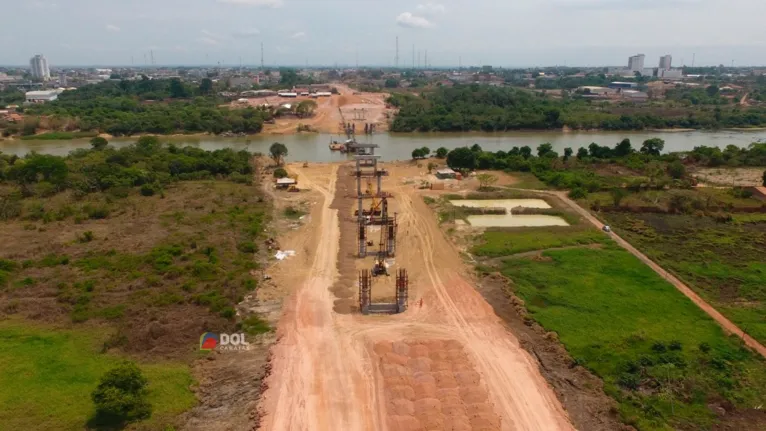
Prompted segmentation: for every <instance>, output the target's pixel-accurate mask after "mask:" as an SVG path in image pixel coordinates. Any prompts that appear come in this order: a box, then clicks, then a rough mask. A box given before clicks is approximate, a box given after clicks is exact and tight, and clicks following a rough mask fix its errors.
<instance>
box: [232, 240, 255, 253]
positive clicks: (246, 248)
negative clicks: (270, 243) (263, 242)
mask: <svg viewBox="0 0 766 431" xmlns="http://www.w3.org/2000/svg"><path fill="white" fill-rule="evenodd" d="M237 250H239V251H241V252H242V253H255V252H256V251H258V246H257V245H255V243H254V242H253V241H243V242H241V243H239V244H237Z"/></svg>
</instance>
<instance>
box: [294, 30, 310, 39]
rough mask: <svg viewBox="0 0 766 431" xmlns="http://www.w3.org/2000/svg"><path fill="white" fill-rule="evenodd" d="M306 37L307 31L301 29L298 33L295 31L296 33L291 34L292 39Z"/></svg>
mask: <svg viewBox="0 0 766 431" xmlns="http://www.w3.org/2000/svg"><path fill="white" fill-rule="evenodd" d="M304 37H306V33H304V32H302V31H299V32H298V33H295V34H294V35H292V36H290V38H292V39H303V38H304Z"/></svg>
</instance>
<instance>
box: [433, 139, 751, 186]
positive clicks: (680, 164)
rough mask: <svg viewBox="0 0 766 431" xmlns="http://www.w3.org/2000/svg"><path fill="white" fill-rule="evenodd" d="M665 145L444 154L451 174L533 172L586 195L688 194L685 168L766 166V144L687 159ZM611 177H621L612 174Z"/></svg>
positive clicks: (698, 151) (712, 150)
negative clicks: (622, 191) (624, 191)
mask: <svg viewBox="0 0 766 431" xmlns="http://www.w3.org/2000/svg"><path fill="white" fill-rule="evenodd" d="M664 146H665V142H664V141H663V140H661V139H657V138H653V139H647V140H646V141H644V142H643V144H642V145H641V147H640V148H639V149H638V150H636V149H635V148H633V145H632V143H631V142H630V140H629V139H624V140H622V141H621V142H619V143H618V144H616V145H615V146H614V147H609V146H601V145H598V144H596V143H592V144H590V145H589V146H588V147H587V148H578V149H577V151H575V150H574V149H572V148H565V149H564V154H563V156H560V155H559V154H558V153H557V152H555V151H553V147H552V145H551V144H547V143H546V144H541V145H540V146H538V147H537V149H536V150H535V151H534V152H533V150H532V148H530V147H528V146H524V147H521V148H519V147H513V148H511V149H510V150H509V151H503V150H500V151H495V152H491V151H483V150H482V148H481V147H480V146H479V145H473V146H472V147H470V148H469V147H461V148H456V149H454V150H452V151H450V152H449V153H448V154H447V164H448V165H449V166H450V167H451V168H453V169H464V170H472V169H496V170H505V171H517V172H532V173H533V174H534V175H535V176H537V178H539V179H540V180H541V181H543V182H544V183H546V184H548V185H549V186H552V187H556V188H564V189H578V190H579V189H582V190H583V191H584V192H596V191H599V190H609V189H613V188H615V187H619V188H628V189H631V190H641V189H662V188H664V187H666V186H673V187H676V188H688V187H690V186H692V185H693V180H692V179H691V178H690V177H689V176H688V174H687V165H689V164H695V165H703V166H723V165H725V166H766V144H763V143H753V144H751V145H750V146H749V147H748V148H739V147H736V146H734V145H729V146H727V147H726V148H725V149H724V150H723V151H721V150H720V149H719V148H717V147H705V146H701V147H696V148H694V150H692V151H690V152H685V153H670V154H661V153H662V150H663V149H664ZM612 171H622V172H623V173H622V174H613V173H612Z"/></svg>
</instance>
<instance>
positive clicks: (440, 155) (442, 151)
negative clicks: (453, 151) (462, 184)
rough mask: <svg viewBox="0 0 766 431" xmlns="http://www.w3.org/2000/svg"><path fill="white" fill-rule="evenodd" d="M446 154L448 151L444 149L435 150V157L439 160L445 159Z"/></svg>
mask: <svg viewBox="0 0 766 431" xmlns="http://www.w3.org/2000/svg"><path fill="white" fill-rule="evenodd" d="M447 153H449V150H447V149H446V148H444V147H439V148H437V149H436V157H438V158H440V159H443V158H445V157H447Z"/></svg>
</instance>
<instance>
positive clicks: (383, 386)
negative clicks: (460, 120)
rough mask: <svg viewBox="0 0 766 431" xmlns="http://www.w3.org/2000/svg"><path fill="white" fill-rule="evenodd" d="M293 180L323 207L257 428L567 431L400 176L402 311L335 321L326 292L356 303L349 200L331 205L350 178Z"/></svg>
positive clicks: (393, 186)
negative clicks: (347, 294) (406, 283)
mask: <svg viewBox="0 0 766 431" xmlns="http://www.w3.org/2000/svg"><path fill="white" fill-rule="evenodd" d="M293 169H295V170H296V171H297V172H298V173H299V175H300V178H302V179H303V180H302V184H303V185H304V186H306V185H308V186H309V187H311V188H313V189H315V190H318V191H319V192H320V193H322V195H323V196H324V203H323V204H322V209H321V216H320V217H319V220H321V222H319V226H320V229H319V230H320V231H321V232H320V233H319V234H320V235H321V240H320V241H319V243H318V246H317V249H316V255H315V256H314V259H313V262H312V265H311V272H310V276H308V277H307V278H306V279H305V281H303V283H302V284H301V285H300V287H299V289H298V291H297V292H296V294H295V295H294V297H292V298H291V299H290V301H288V302H287V304H286V307H285V313H284V315H283V317H282V319H281V321H280V326H279V330H278V336H279V340H280V341H279V342H278V343H277V344H276V345H275V347H274V349H273V361H272V374H271V376H270V377H269V378H268V379H267V383H268V389H267V391H266V392H265V394H264V398H263V402H262V403H261V412H262V413H263V414H264V416H263V418H262V421H261V423H260V425H261V428H262V429H274V430H280V431H281V430H290V429H296V430H297V429H318V430H323V429H327V430H329V429H332V430H337V429H344V430H347V429H348V430H352V429H365V430H374V429H405V430H420V429H424V430H425V429H488V430H490V429H504V430H505V429H541V430H542V429H545V430H552V429H573V426H572V424H571V423H570V421H569V418H568V415H567V413H566V411H565V410H564V408H563V406H562V405H561V403H560V401H559V399H557V397H556V395H555V393H554V390H553V389H552V388H551V387H550V386H549V385H548V383H547V382H546V381H545V379H544V378H543V376H542V375H541V373H540V370H539V366H538V363H537V360H536V359H535V358H534V357H533V355H530V354H529V353H527V351H525V350H524V349H523V348H522V347H521V343H520V342H519V340H518V339H517V338H516V337H515V336H514V335H513V334H512V333H510V332H509V331H508V329H507V327H506V326H504V325H503V324H502V322H501V320H500V319H499V318H498V317H497V315H496V314H495V313H494V312H493V310H492V308H491V307H490V305H489V304H487V303H486V301H485V300H484V299H483V298H482V297H481V295H480V294H479V293H478V292H477V291H476V290H475V289H474V287H473V286H472V285H471V284H470V283H469V280H470V276H469V275H468V274H467V273H466V270H465V268H464V267H463V265H462V262H461V261H460V259H459V257H458V253H457V251H456V250H455V249H454V247H452V246H451V244H450V243H449V242H448V241H447V240H446V238H445V237H444V236H443V235H442V234H441V232H440V231H439V228H438V226H437V224H436V219H435V215H434V214H433V213H432V212H431V211H430V210H429V209H428V207H427V206H426V205H425V204H424V203H423V202H422V199H421V197H420V196H419V195H418V193H419V192H418V191H416V190H415V189H414V188H413V187H412V186H403V185H402V184H401V183H400V179H401V178H403V177H405V176H407V175H409V174H411V173H412V170H411V167H410V166H409V165H405V166H403V167H400V166H399V165H395V166H393V167H392V168H391V177H390V178H387V179H386V180H385V181H384V183H385V184H384V188H385V189H386V190H388V191H391V192H393V193H394V194H395V199H394V204H395V209H394V210H395V211H397V212H398V215H399V244H398V250H399V252H398V254H397V257H396V262H397V263H396V266H395V267H394V269H396V268H397V267H400V266H401V267H406V268H407V269H408V271H409V272H410V286H411V288H410V309H409V310H408V311H407V312H406V313H403V314H400V315H396V316H361V315H358V314H355V313H353V314H344V313H339V312H337V311H334V309H335V310H337V305H338V303H337V301H338V300H339V299H350V298H339V297H337V296H336V295H335V294H334V293H333V291H334V290H338V288H341V289H343V288H346V289H348V290H351V291H352V295H354V293H355V292H354V289H353V288H351V287H350V286H343V283H348V282H349V281H345V282H344V280H350V279H353V278H354V277H355V272H356V269H357V265H356V264H355V265H353V269H352V266H351V265H350V262H346V263H344V262H343V261H344V258H345V257H347V256H346V255H347V254H348V253H350V252H352V251H349V250H348V249H347V247H348V246H349V244H348V243H349V242H350V243H351V245H353V241H348V240H344V239H343V237H344V235H343V234H342V231H343V230H344V228H343V222H342V221H339V219H340V220H342V219H343V217H344V215H343V214H342V212H344V210H343V207H344V206H345V207H346V208H347V211H350V203H351V202H352V201H351V200H347V202H348V203H347V204H344V203H342V202H341V201H338V200H337V198H341V193H343V192H342V187H343V186H342V183H344V182H345V180H344V178H348V177H346V176H345V175H340V176H339V175H338V168H337V166H336V165H327V169H326V170H324V171H322V170H320V169H316V168H312V169H310V170H304V169H302V168H298V167H297V166H296V167H294V168H293ZM346 187H348V186H346ZM333 201H334V203H333ZM352 250H353V249H352ZM339 257H340V260H339V259H338V258H339ZM371 264H372V262H371V261H370V260H368V261H367V265H371ZM348 271H352V274H354V275H353V276H352V277H349V276H348V275H347V272H348ZM338 281H340V282H341V285H340V286H338V285H336V283H337V282H338ZM352 283H353V282H352ZM381 283H383V284H385V283H386V281H381ZM389 283H393V280H391V281H389ZM373 289H374V290H376V289H379V288H378V287H377V285H376V286H374V287H373ZM354 297H355V295H354V296H352V298H354ZM352 302H355V299H354V300H352ZM348 306H349V312H350V311H352V309H351V308H350V307H351V304H348Z"/></svg>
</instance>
